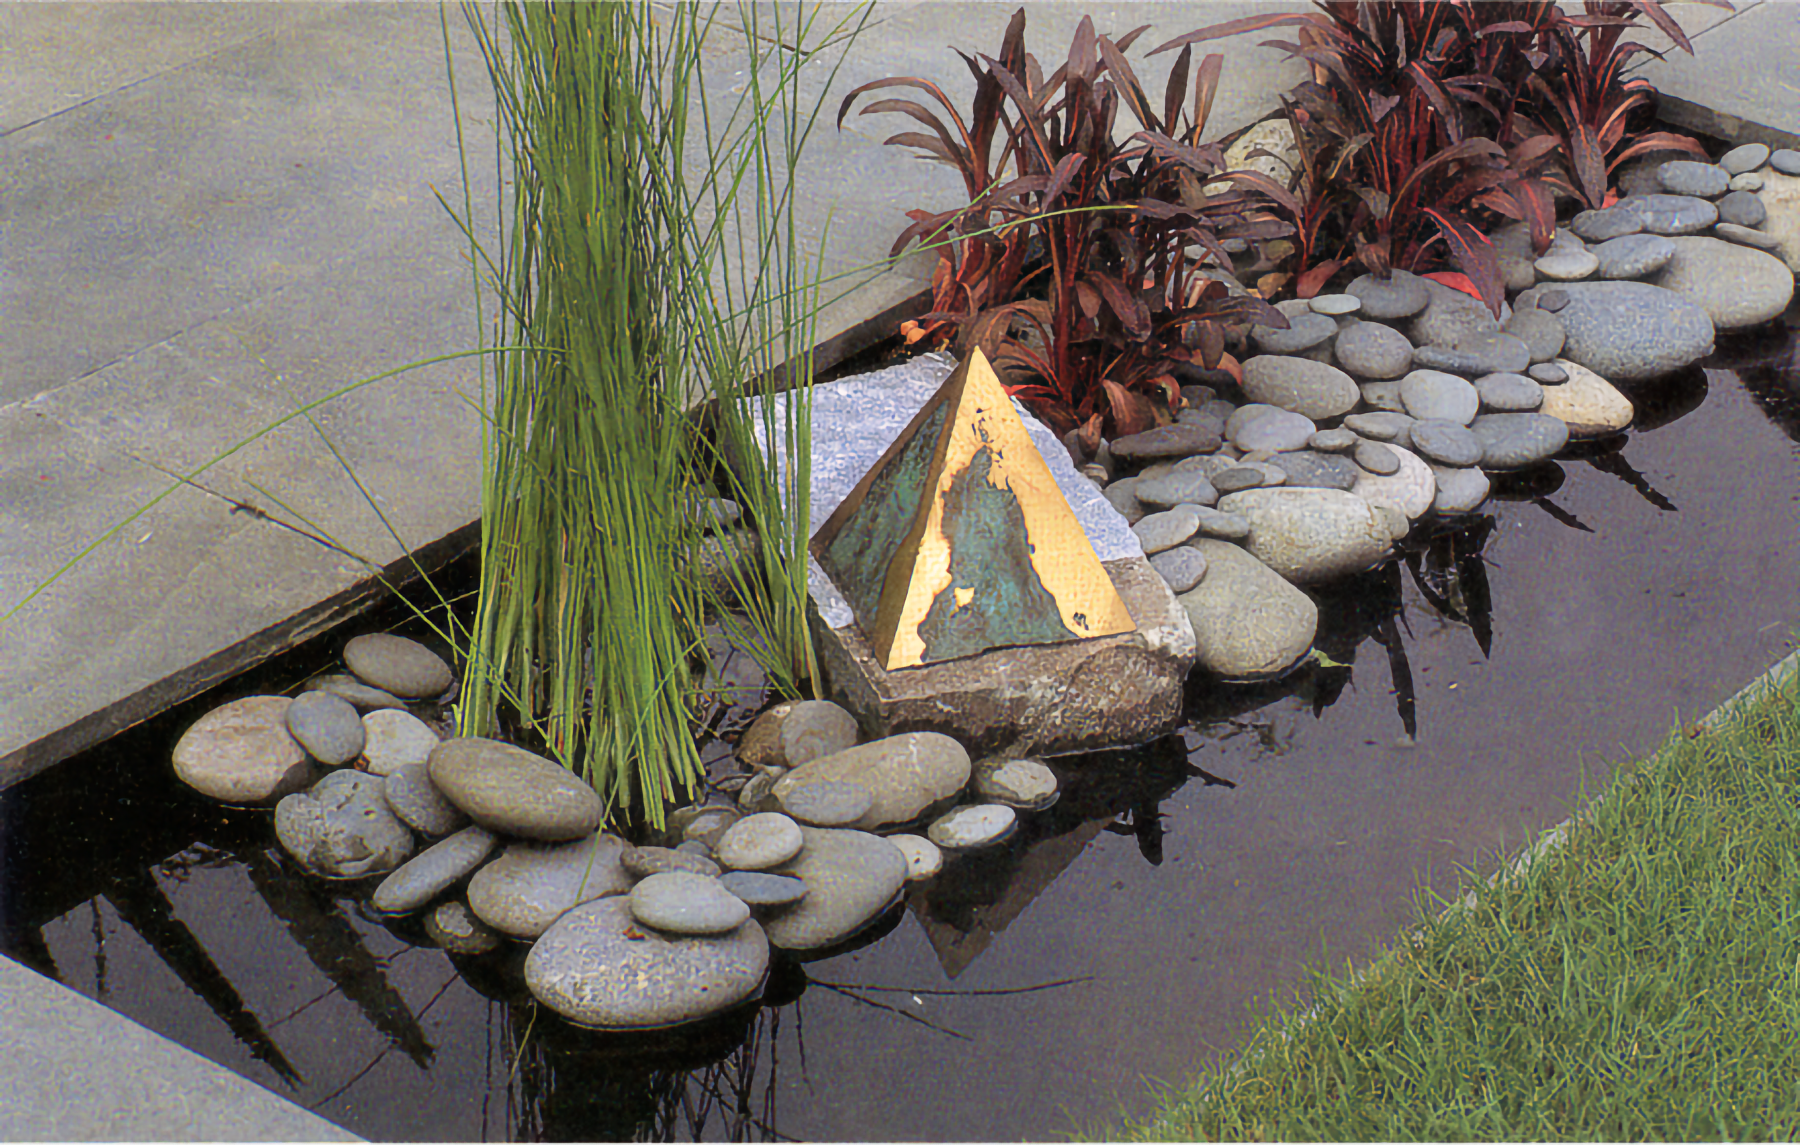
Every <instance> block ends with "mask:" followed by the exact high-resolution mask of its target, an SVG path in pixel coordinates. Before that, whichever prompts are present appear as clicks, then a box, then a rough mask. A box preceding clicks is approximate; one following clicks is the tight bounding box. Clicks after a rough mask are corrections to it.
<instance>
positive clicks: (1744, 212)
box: [1719, 191, 1769, 227]
mask: <svg viewBox="0 0 1800 1145" xmlns="http://www.w3.org/2000/svg"><path fill="white" fill-rule="evenodd" d="M1768 217H1769V210H1768V208H1767V207H1765V206H1763V201H1762V197H1761V196H1759V195H1753V194H1751V193H1750V192H1749V191H1733V192H1731V194H1729V195H1726V196H1725V197H1724V198H1723V199H1720V200H1719V221H1720V222H1721V223H1730V224H1732V225H1733V226H1738V227H1760V226H1762V225H1763V220H1765V219H1767V218H1768Z"/></svg>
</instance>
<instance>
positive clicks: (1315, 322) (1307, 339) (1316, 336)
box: [1250, 314, 1337, 354]
mask: <svg viewBox="0 0 1800 1145" xmlns="http://www.w3.org/2000/svg"><path fill="white" fill-rule="evenodd" d="M1336 333H1337V323H1336V322H1333V321H1332V320H1331V319H1330V318H1327V317H1326V316H1325V315H1323V314H1290V315H1289V316H1288V327H1287V329H1285V330H1279V329H1276V328H1275V327H1273V326H1257V325H1252V326H1251V327H1250V340H1251V341H1252V342H1254V343H1256V349H1257V350H1258V352H1260V353H1264V354H1298V353H1300V352H1301V351H1302V350H1309V349H1311V348H1312V347H1314V346H1317V345H1318V344H1319V343H1321V342H1324V341H1328V340H1329V339H1330V338H1331V337H1332V335H1334V334H1336Z"/></svg>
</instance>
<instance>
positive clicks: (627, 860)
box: [619, 847, 723, 879]
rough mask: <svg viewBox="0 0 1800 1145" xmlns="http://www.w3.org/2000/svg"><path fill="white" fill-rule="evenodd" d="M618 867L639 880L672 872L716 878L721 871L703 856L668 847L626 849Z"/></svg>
mask: <svg viewBox="0 0 1800 1145" xmlns="http://www.w3.org/2000/svg"><path fill="white" fill-rule="evenodd" d="M619 865H620V866H622V867H624V868H625V871H626V873H627V874H630V875H632V876H634V877H636V878H640V879H647V878H649V877H650V876H651V875H665V874H669V873H670V872H673V871H685V872H687V873H688V874H690V875H706V876H709V877H717V876H718V875H719V873H720V872H721V870H722V869H723V868H721V867H720V866H719V864H717V863H715V862H713V861H712V860H711V859H710V858H708V857H706V856H705V855H696V854H693V853H692V852H690V851H678V850H674V849H673V848H670V847H627V848H625V852H624V854H622V855H620V856H619Z"/></svg>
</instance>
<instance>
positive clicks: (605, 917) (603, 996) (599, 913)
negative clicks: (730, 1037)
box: [525, 895, 769, 1029]
mask: <svg viewBox="0 0 1800 1145" xmlns="http://www.w3.org/2000/svg"><path fill="white" fill-rule="evenodd" d="M768 971H769V943H768V940H767V938H766V936H765V935H764V933H763V929H762V927H760V926H758V925H757V923H756V922H755V921H753V920H752V921H748V922H745V923H743V924H742V925H740V926H739V927H737V928H736V929H735V930H732V931H730V932H728V933H725V934H719V935H668V934H663V933H661V932H659V931H656V930H645V929H642V928H640V927H639V926H638V924H637V920H636V919H635V918H633V917H632V914H631V906H630V903H629V902H628V900H627V899H626V898H625V896H622V895H621V896H617V897H614V898H610V899H601V900H600V901H598V902H592V903H587V904H585V905H583V906H579V907H576V908H575V909H573V910H571V911H569V913H568V914H567V915H565V916H563V918H561V919H559V920H558V921H557V924H556V925H555V926H554V927H552V928H550V930H548V931H546V932H545V934H544V936H543V937H542V938H540V939H538V941H537V942H536V943H535V944H534V945H533V946H532V948H531V953H530V954H529V955H527V956H526V958H525V985H526V986H527V987H528V988H530V990H531V992H532V994H533V995H535V996H536V997H537V999H538V1000H539V1001H540V1002H542V1003H543V1004H544V1005H546V1006H548V1007H550V1008H551V1009H552V1010H554V1011H556V1012H557V1013H558V1014H561V1015H562V1016H563V1017H564V1018H567V1019H568V1020H569V1021H571V1022H574V1023H575V1024H577V1025H582V1026H592V1027H596V1028H600V1029H657V1028H661V1027H665V1026H678V1025H684V1024H686V1023H688V1022H693V1021H698V1020H699V1019H701V1018H705V1017H709V1016H711V1015H713V1014H717V1013H722V1012H723V1011H726V1010H729V1009H731V1008H732V1007H734V1006H736V1005H738V1004H739V1003H741V1002H743V1001H745V1000H746V999H748V998H749V997H751V996H752V995H753V994H755V993H756V990H757V988H758V987H759V986H760V985H762V981H763V978H764V977H765V976H766V975H767V974H768Z"/></svg>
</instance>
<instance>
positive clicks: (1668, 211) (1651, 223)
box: [1614, 195, 1719, 235]
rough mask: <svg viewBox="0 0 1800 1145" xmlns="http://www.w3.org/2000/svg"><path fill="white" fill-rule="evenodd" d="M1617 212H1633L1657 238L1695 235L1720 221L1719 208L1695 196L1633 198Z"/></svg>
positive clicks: (1644, 196)
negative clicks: (1659, 236) (1658, 236)
mask: <svg viewBox="0 0 1800 1145" xmlns="http://www.w3.org/2000/svg"><path fill="white" fill-rule="evenodd" d="M1614 209H1615V210H1626V211H1631V212H1632V213H1634V214H1635V215H1637V217H1638V219H1639V220H1640V221H1642V222H1643V224H1644V229H1645V230H1647V231H1649V232H1650V233H1651V234H1657V235H1691V234H1696V233H1698V232H1700V231H1703V230H1705V229H1706V228H1707V227H1710V226H1712V225H1713V224H1714V223H1716V222H1718V221H1719V208H1718V207H1716V206H1714V205H1713V204H1712V203H1711V202H1710V201H1708V200H1706V199H1698V198H1695V197H1693V196H1691V195H1631V196H1628V197H1626V198H1623V199H1620V200H1619V202H1618V205H1617V206H1616V207H1615V208H1614Z"/></svg>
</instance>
